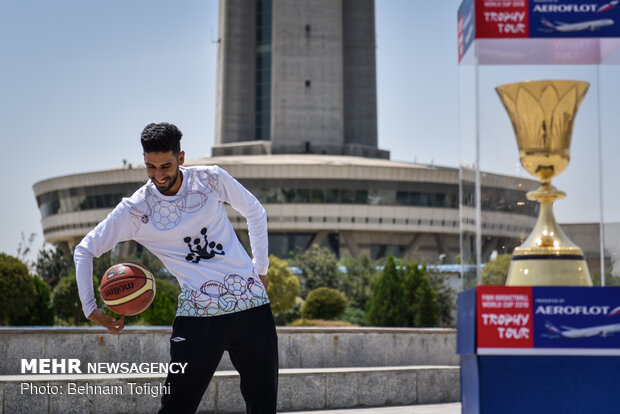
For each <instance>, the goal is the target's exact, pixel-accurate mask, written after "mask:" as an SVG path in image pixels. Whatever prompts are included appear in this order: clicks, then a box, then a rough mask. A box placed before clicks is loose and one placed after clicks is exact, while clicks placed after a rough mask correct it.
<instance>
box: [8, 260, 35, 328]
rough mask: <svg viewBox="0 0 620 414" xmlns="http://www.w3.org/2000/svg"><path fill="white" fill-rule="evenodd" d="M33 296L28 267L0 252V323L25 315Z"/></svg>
mask: <svg viewBox="0 0 620 414" xmlns="http://www.w3.org/2000/svg"><path fill="white" fill-rule="evenodd" d="M35 298H36V290H35V286H34V283H33V281H32V277H31V276H30V274H29V273H28V267H27V266H26V265H25V264H24V263H22V262H21V261H20V260H19V259H16V258H15V257H13V256H9V255H7V254H4V253H0V325H6V324H7V322H8V321H9V320H15V319H19V318H23V317H26V316H27V315H28V310H29V308H30V306H32V305H33V304H34V301H35Z"/></svg>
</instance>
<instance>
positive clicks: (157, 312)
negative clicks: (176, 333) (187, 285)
mask: <svg viewBox="0 0 620 414" xmlns="http://www.w3.org/2000/svg"><path fill="white" fill-rule="evenodd" d="M179 293H181V289H180V288H179V287H178V285H176V284H174V283H170V282H168V281H165V280H161V279H155V297H154V298H153V302H152V303H151V306H149V307H148V308H146V310H144V312H142V313H140V318H141V319H142V320H143V321H144V322H146V323H147V324H149V325H168V326H169V325H172V322H173V321H174V317H175V316H176V313H177V302H178V297H179Z"/></svg>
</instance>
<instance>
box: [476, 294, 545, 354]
mask: <svg viewBox="0 0 620 414" xmlns="http://www.w3.org/2000/svg"><path fill="white" fill-rule="evenodd" d="M476 301H477V308H478V312H477V314H476V324H477V329H476V331H477V342H478V347H479V348H480V347H483V348H532V347H533V346H534V322H533V313H532V288H531V287H530V286H525V287H511V288H509V289H507V288H506V287H505V286H479V287H478V288H477V289H476Z"/></svg>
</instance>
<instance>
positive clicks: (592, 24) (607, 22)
mask: <svg viewBox="0 0 620 414" xmlns="http://www.w3.org/2000/svg"><path fill="white" fill-rule="evenodd" d="M619 1H620V0H619ZM614 23H615V22H614V21H613V20H612V19H599V20H590V21H587V22H579V23H562V22H557V21H556V22H555V24H553V23H551V22H550V21H549V20H547V19H542V24H543V26H545V27H548V28H549V29H553V30H555V31H556V32H580V31H583V30H590V31H595V30H599V29H600V28H601V27H606V26H612V25H613V24H614Z"/></svg>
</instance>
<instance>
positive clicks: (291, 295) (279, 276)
mask: <svg viewBox="0 0 620 414" xmlns="http://www.w3.org/2000/svg"><path fill="white" fill-rule="evenodd" d="M267 295H268V296H269V302H271V311H272V312H273V313H274V315H279V314H283V313H284V312H285V311H286V310H288V309H291V308H292V307H293V306H294V305H295V298H297V297H298V296H299V279H297V277H296V276H295V275H294V274H293V273H291V271H290V270H289V269H288V267H287V263H286V261H285V260H281V259H278V258H277V257H276V256H273V255H270V256H269V270H268V271H267Z"/></svg>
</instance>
